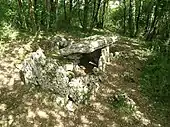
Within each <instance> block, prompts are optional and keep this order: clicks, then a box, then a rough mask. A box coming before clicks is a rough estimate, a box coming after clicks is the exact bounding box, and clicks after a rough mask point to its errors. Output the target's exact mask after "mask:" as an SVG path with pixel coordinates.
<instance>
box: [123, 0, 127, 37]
mask: <svg viewBox="0 0 170 127" xmlns="http://www.w3.org/2000/svg"><path fill="white" fill-rule="evenodd" d="M123 6H124V9H123V33H124V34H125V33H126V0H123Z"/></svg>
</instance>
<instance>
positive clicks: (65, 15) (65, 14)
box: [63, 0, 67, 21]
mask: <svg viewBox="0 0 170 127" xmlns="http://www.w3.org/2000/svg"><path fill="white" fill-rule="evenodd" d="M63 2H64V3H63V4H64V19H65V21H67V11H66V2H65V0H63Z"/></svg>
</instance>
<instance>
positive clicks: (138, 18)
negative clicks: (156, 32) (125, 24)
mask: <svg viewBox="0 0 170 127" xmlns="http://www.w3.org/2000/svg"><path fill="white" fill-rule="evenodd" d="M141 7H142V0H139V7H138V15H137V18H136V32H135V36H137V34H138V31H139V20H140V14H141Z"/></svg>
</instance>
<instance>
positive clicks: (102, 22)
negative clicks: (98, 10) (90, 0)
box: [101, 0, 107, 28]
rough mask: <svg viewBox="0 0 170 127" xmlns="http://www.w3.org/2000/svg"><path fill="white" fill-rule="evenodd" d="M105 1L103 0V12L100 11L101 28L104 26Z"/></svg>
mask: <svg viewBox="0 0 170 127" xmlns="http://www.w3.org/2000/svg"><path fill="white" fill-rule="evenodd" d="M106 3H107V0H104V2H103V12H102V17H101V18H102V19H101V20H102V21H101V27H102V28H103V27H104V17H105V11H106Z"/></svg>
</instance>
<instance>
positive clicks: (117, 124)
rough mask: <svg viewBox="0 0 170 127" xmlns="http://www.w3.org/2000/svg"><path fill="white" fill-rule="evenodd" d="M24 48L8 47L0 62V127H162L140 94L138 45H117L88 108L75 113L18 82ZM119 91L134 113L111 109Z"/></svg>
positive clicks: (20, 45) (128, 43) (122, 43)
mask: <svg viewBox="0 0 170 127" xmlns="http://www.w3.org/2000/svg"><path fill="white" fill-rule="evenodd" d="M26 46H27V44H25V45H24V44H23V45H22V44H17V43H11V44H9V46H8V47H9V48H8V49H6V50H5V52H4V54H3V55H2V57H1V58H0V126H2V127H158V126H161V124H162V123H163V122H162V121H161V120H160V121H159V120H158V119H157V118H155V117H154V114H152V113H153V108H152V106H150V104H149V103H148V101H147V99H146V98H144V97H143V96H142V94H141V92H140V84H139V77H140V73H141V72H140V71H141V69H142V66H143V65H144V60H140V58H141V56H140V53H136V52H135V51H136V50H145V49H142V48H141V46H140V45H137V44H135V43H132V42H130V41H129V42H128V41H127V42H126V41H122V42H121V41H119V42H116V44H115V45H114V46H115V47H114V48H113V50H112V52H113V53H114V52H119V54H121V55H120V56H119V57H118V58H116V57H115V59H114V60H112V62H111V63H110V64H109V65H108V67H107V71H106V74H105V75H106V76H105V79H104V81H102V82H101V84H100V88H99V90H98V92H97V93H96V94H95V96H93V97H92V98H91V99H90V101H89V103H88V104H87V105H83V104H82V105H79V106H78V108H77V110H76V111H75V112H68V111H66V110H65V109H62V108H59V107H58V106H57V105H56V104H55V102H54V99H53V95H52V94H50V93H48V92H46V91H42V90H37V89H31V90H30V89H29V88H27V86H25V85H23V83H22V82H21V81H20V77H19V70H18V69H17V68H16V67H15V64H16V63H17V62H18V61H20V57H19V56H21V54H24V53H25V54H26V53H27V51H26V48H24V47H26ZM20 50H23V52H21V53H20ZM142 57H144V56H142ZM120 91H122V92H123V93H126V94H127V96H128V97H129V98H131V99H132V100H133V101H134V102H135V106H136V107H137V108H136V109H135V111H132V112H127V111H126V110H125V111H122V110H120V109H118V108H114V107H111V104H110V102H109V98H111V99H113V98H114V95H115V94H116V93H117V92H120ZM113 100H114V99H113ZM159 123H160V124H159Z"/></svg>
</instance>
